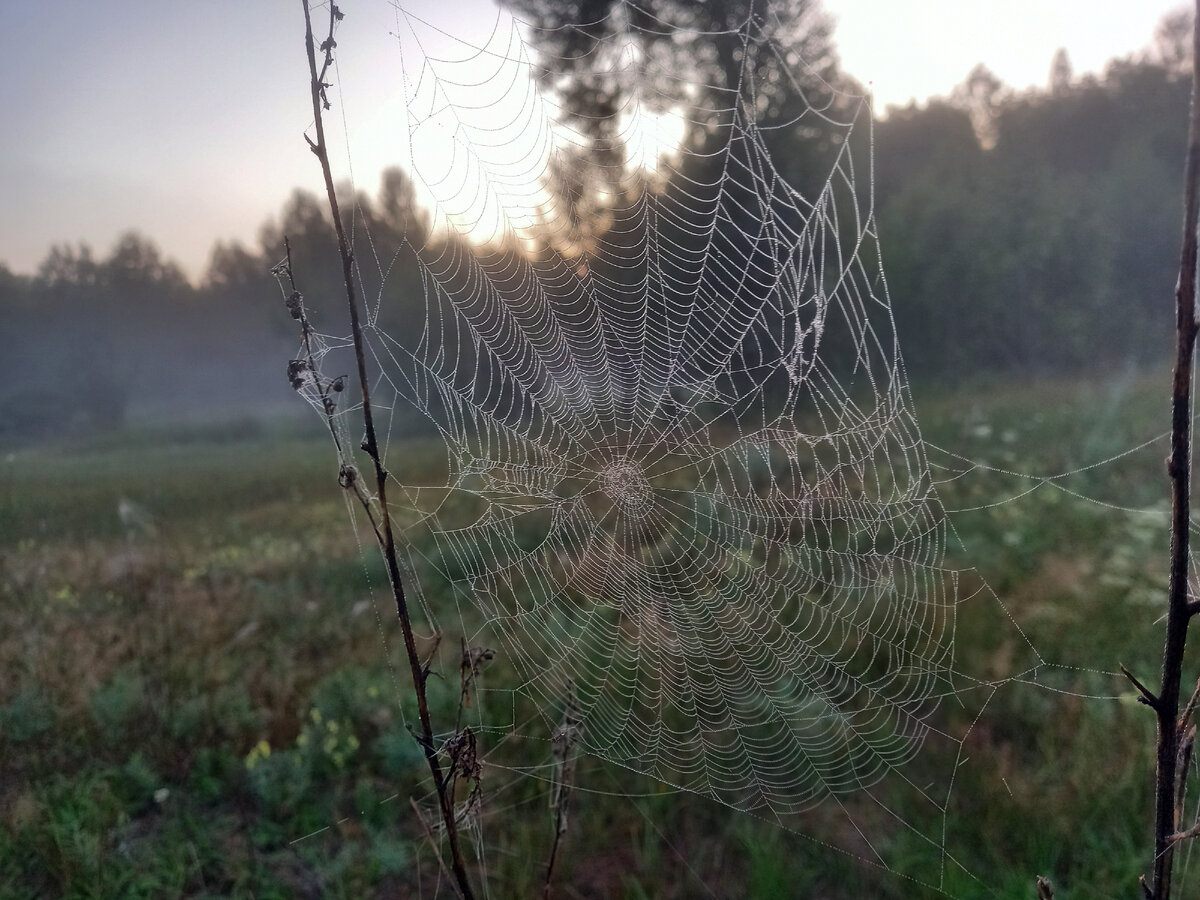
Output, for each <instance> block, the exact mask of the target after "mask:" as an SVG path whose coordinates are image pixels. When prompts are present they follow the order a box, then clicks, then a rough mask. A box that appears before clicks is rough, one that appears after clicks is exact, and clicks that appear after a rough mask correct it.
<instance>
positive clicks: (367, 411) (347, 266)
mask: <svg viewBox="0 0 1200 900" xmlns="http://www.w3.org/2000/svg"><path fill="white" fill-rule="evenodd" d="M301 5H302V6H303V8H304V45H305V51H306V52H307V54H308V70H309V75H310V76H311V83H310V92H311V95H312V109H313V130H314V133H315V135H316V138H315V140H314V139H313V138H309V137H308V136H307V135H305V139H306V140H307V141H308V145H309V148H310V149H311V150H312V151H313V154H314V155H315V156H316V157H317V159H318V161H319V162H320V164H321V174H322V176H323V177H324V181H325V194H326V197H327V199H328V202H329V211H330V213H331V215H332V217H333V228H334V231H335V233H336V234H337V243H338V252H339V253H340V255H341V259H342V280H343V282H344V285H345V290H346V302H347V305H348V307H349V311H350V330H351V334H352V337H353V340H354V356H355V360H356V362H357V365H358V381H359V386H360V388H361V389H362V415H363V430H364V437H363V442H362V449H363V450H364V451H365V452H366V454H367V455H368V456H369V457H370V458H371V462H372V463H373V464H374V469H375V495H376V498H377V500H378V515H379V524H378V527H377V528H376V531H375V533H376V536H377V537H378V538H379V544H380V549H381V550H382V552H383V557H384V561H385V563H386V565H387V570H388V580H389V581H390V582H391V585H392V594H393V597H394V598H395V601H396V614H397V616H398V617H399V619H400V629H401V632H402V633H403V637H404V649H405V652H406V654H407V656H408V662H409V668H410V670H411V674H412V683H413V690H414V691H415V693H416V696H417V715H418V718H419V719H420V725H421V731H420V739H419V740H418V743H419V744H420V745H421V749H422V751H423V752H424V754H425V760H426V762H427V763H428V765H429V771H430V774H431V775H432V776H433V784H434V790H435V792H436V794H437V798H438V805H439V806H440V807H441V812H442V820H443V821H444V822H445V825H446V839H447V842H448V843H449V845H450V861H451V866H452V868H453V870H454V879H455V882H456V883H457V885H458V890H459V892H460V893H461V895H462V896H463V897H464V898H465V900H474V892H473V891H472V889H471V883H470V879H469V878H468V876H467V869H466V864H465V863H464V862H463V855H462V849H461V847H460V842H459V836H458V825H457V823H456V821H455V815H454V798H453V797H452V796H450V794H449V792H448V790H447V789H448V785H447V781H446V777H445V775H444V773H443V771H442V764H441V761H440V759H439V757H438V751H437V748H436V747H435V745H434V739H433V726H432V724H431V722H430V717H429V702H428V699H427V697H426V692H425V683H426V681H427V679H428V671H427V670H426V669H425V668H424V667H423V666H422V663H421V659H420V656H419V655H418V653H417V645H416V639H415V637H414V635H413V627H412V619H411V616H410V614H409V609H408V600H407V597H406V596H405V593H404V584H403V581H402V579H401V577H400V564H399V561H398V560H397V558H396V540H395V535H394V534H393V532H392V523H391V517H390V513H389V511H388V503H387V479H388V473H387V470H386V469H385V468H384V466H383V460H382V457H381V456H380V453H379V443H378V441H377V439H376V435H375V422H374V417H373V414H372V407H371V394H370V386H369V382H368V380H367V358H366V349H365V346H364V341H363V332H362V326H361V324H360V323H359V315H358V299H357V297H356V294H355V288H354V255H353V253H352V252H351V250H350V245H349V242H348V241H347V240H346V230H345V228H344V226H343V224H342V216H341V210H340V209H339V208H338V200H337V192H336V190H335V189H334V184H333V171H332V168H331V166H330V164H329V152H328V148H327V145H326V143H325V123H324V119H323V117H322V110H323V109H328V108H329V99H328V97H327V96H326V94H325V90H326V88H327V87H328V84H327V83H326V82H325V76H326V74H327V73H328V71H329V67H330V65H331V64H332V62H333V48H334V47H335V46H337V45H336V42H335V41H334V39H333V33H334V29H335V27H336V25H337V23H338V21H340V20H341V18H342V13H341V10H339V9H338V7H337V4H335V3H333V2H330V4H329V34H328V36H327V37H326V39H325V40H324V41H323V42H322V43H321V50H322V52H323V53H324V55H325V56H324V63H323V65H322V67H321V70H320V72H318V71H317V51H316V45H315V41H314V39H313V29H312V14H311V12H310V10H309V8H308V0H301Z"/></svg>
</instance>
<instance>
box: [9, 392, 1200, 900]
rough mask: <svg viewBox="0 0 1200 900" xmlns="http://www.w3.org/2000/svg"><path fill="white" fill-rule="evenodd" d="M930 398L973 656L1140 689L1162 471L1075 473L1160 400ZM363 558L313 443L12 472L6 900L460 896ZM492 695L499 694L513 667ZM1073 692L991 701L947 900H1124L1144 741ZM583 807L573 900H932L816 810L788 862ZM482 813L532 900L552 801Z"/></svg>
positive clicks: (150, 439)
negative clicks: (432, 818) (833, 842)
mask: <svg viewBox="0 0 1200 900" xmlns="http://www.w3.org/2000/svg"><path fill="white" fill-rule="evenodd" d="M916 394H917V396H916V406H917V410H918V414H919V418H920V422H921V426H922V431H923V434H924V437H925V438H926V440H927V441H928V442H929V443H930V444H931V445H935V446H936V447H940V448H945V449H948V450H952V451H954V452H955V453H957V454H960V455H961V456H962V457H966V458H969V459H970V460H973V461H977V462H979V461H981V462H984V463H986V464H987V465H988V466H990V467H992V469H985V468H982V467H976V468H973V469H969V470H968V467H967V466H965V465H962V464H960V463H959V462H957V461H955V460H954V458H952V457H948V456H946V455H945V454H942V453H941V452H939V451H936V450H932V449H931V451H930V459H931V462H933V464H934V470H933V471H934V477H935V479H939V480H943V481H944V483H943V484H942V486H941V488H940V493H941V497H942V500H943V503H944V504H945V506H946V507H947V508H948V509H950V510H952V512H951V522H952V523H953V525H954V532H953V534H952V540H951V543H950V547H949V555H950V563H951V564H952V565H954V566H955V567H962V568H966V567H974V569H976V570H977V574H968V575H966V576H964V579H965V580H966V582H967V584H966V587H967V589H971V588H972V587H973V586H975V587H977V586H978V585H979V584H983V583H986V584H987V585H989V586H990V588H991V590H993V591H995V593H996V595H997V596H998V597H999V598H1001V601H1002V608H1001V605H999V604H994V605H993V606H991V607H990V608H988V609H985V610H984V611H981V612H980V613H979V614H978V615H974V616H972V617H968V618H964V620H963V622H962V623H960V627H959V630H958V635H957V652H958V653H959V654H963V655H969V656H971V657H972V658H975V659H986V660H987V665H988V666H989V667H990V668H991V670H992V671H994V672H995V673H996V674H997V677H1003V676H1004V675H1005V674H1006V667H1011V666H1013V665H1016V663H1015V662H1014V661H1013V657H1014V655H1016V654H1015V651H1014V649H1013V647H1012V646H1010V645H1009V643H1008V640H1007V639H1002V638H1000V637H998V635H999V634H1000V632H1001V629H999V628H998V627H997V622H996V619H995V617H996V616H1000V615H1003V614H1004V612H1003V611H1007V613H1008V614H1011V616H1012V617H1013V619H1014V621H1016V622H1017V623H1019V625H1020V627H1021V628H1022V629H1023V630H1024V631H1025V632H1026V633H1027V634H1028V635H1030V638H1031V640H1033V641H1034V642H1035V643H1036V645H1037V647H1038V650H1039V652H1041V653H1043V654H1044V655H1045V656H1046V657H1047V658H1048V659H1056V660H1058V659H1061V660H1070V661H1073V662H1076V663H1077V664H1078V665H1080V666H1084V667H1091V668H1093V669H1098V670H1103V671H1104V672H1112V671H1114V670H1116V668H1117V667H1118V665H1119V664H1124V665H1126V666H1128V667H1129V668H1130V669H1131V670H1133V671H1134V672H1137V673H1139V674H1141V675H1142V676H1143V678H1144V680H1147V681H1148V682H1150V683H1153V682H1154V680H1155V679H1156V678H1157V672H1158V667H1159V661H1158V660H1159V651H1160V646H1161V625H1160V623H1159V622H1158V619H1159V616H1160V608H1161V605H1162V603H1163V602H1164V596H1165V585H1166V574H1165V573H1166V554H1167V532H1166V516H1165V511H1166V498H1167V480H1166V476H1165V473H1164V469H1163V462H1162V460H1163V456H1164V454H1165V452H1166V444H1165V442H1164V441H1159V442H1158V443H1151V444H1150V445H1148V446H1147V447H1146V448H1144V449H1142V450H1140V451H1138V452H1135V453H1131V454H1128V455H1126V456H1122V457H1120V458H1118V459H1115V460H1114V461H1112V462H1109V463H1106V464H1105V465H1101V466H1097V467H1094V468H1083V467H1087V466H1090V465H1091V464H1092V463H1095V462H1098V461H1101V460H1107V459H1109V458H1110V457H1114V456H1116V455H1117V454H1121V453H1122V452H1123V451H1126V450H1129V449H1131V448H1134V447H1136V446H1138V445H1140V444H1141V443H1142V442H1144V441H1146V440H1148V439H1150V438H1152V437H1154V436H1156V435H1160V434H1162V433H1163V432H1164V431H1165V430H1166V422H1167V396H1168V380H1167V377H1166V375H1165V374H1164V373H1162V372H1156V373H1149V374H1147V373H1140V374H1139V373H1132V372H1131V373H1126V374H1118V375H1113V374H1111V373H1110V374H1108V375H1105V376H1103V377H1100V376H1097V377H1095V378H1091V379H1075V380H1064V381H1056V382H1050V381H1041V382H1028V383H1022V384H1001V385H997V384H983V383H980V384H968V385H960V386H959V387H957V388H955V389H954V390H952V391H951V390H947V389H946V388H944V387H937V386H930V387H926V388H924V389H919V390H917V392H916ZM390 458H391V459H392V460H401V459H403V460H404V461H405V466H406V469H407V470H406V471H405V472H404V473H403V474H402V480H404V481H406V482H410V483H420V482H421V481H422V480H423V479H430V478H432V477H434V476H433V475H432V473H435V472H436V471H438V469H439V467H440V466H441V462H440V455H439V449H438V447H437V446H435V445H434V444H432V443H430V442H429V441H414V442H413V443H412V444H411V446H409V447H407V448H405V449H404V450H403V451H402V452H401V451H398V449H397V448H396V447H394V446H393V448H392V450H391V457H390ZM945 466H951V467H958V469H959V470H962V471H951V470H950V469H947V468H945ZM993 469H1002V470H1007V471H1015V472H1034V473H1040V474H1047V475H1048V474H1057V473H1061V472H1068V471H1075V470H1079V469H1083V470H1082V471H1078V472H1076V474H1073V475H1071V476H1070V477H1068V478H1063V479H1060V480H1058V481H1056V482H1055V484H1057V485H1058V486H1059V487H1061V488H1065V490H1062V489H1059V487H1055V486H1053V485H1048V484H1047V485H1043V486H1042V487H1038V488H1037V489H1035V490H1033V491H1032V492H1029V493H1023V492H1025V491H1027V490H1028V489H1029V488H1030V487H1031V486H1033V484H1034V482H1031V481H1029V480H1028V479H1022V478H1019V477H1016V476H1013V475H1009V474H1004V473H1003V472H997V471H993ZM1010 498H1013V499H1010ZM1083 498H1090V499H1083ZM976 507H981V508H978V509H975V508H976ZM1115 507H1130V508H1138V509H1147V508H1150V509H1152V510H1155V511H1152V512H1151V513H1150V514H1144V513H1143V514H1133V513H1128V512H1123V511H1121V510H1120V509H1117V508H1115ZM955 510H958V511H955ZM1159 513H1161V514H1159ZM368 540H369V535H366V534H363V533H361V532H356V531H355V529H354V527H352V525H351V523H350V519H349V517H348V515H347V510H346V506H345V502H344V498H343V496H342V492H341V491H340V490H339V488H338V487H337V484H336V466H335V462H334V457H333V453H332V450H331V448H330V446H329V442H328V440H327V438H325V437H323V436H322V435H321V433H320V425H319V422H316V421H315V420H314V421H311V422H305V423H303V424H302V425H293V424H284V425H262V424H260V423H256V422H252V421H245V422H234V423H215V424H208V425H187V426H182V425H181V426H171V427H168V426H165V425H164V426H155V427H153V428H151V427H142V428H133V429H130V430H128V431H125V432H121V433H119V434H110V435H107V436H104V437H96V438H90V439H86V440H84V439H76V440H72V441H70V442H61V443H57V444H54V443H51V444H48V445H42V446H37V447H33V446H19V445H14V446H12V447H11V448H7V449H4V450H3V451H0V897H14V898H16V897H26V896H64V897H79V898H82V897H114V896H122V897H125V896H128V897H172V896H179V897H206V896H243V897H251V896H253V897H256V898H265V897H371V896H378V897H391V896H418V895H419V896H435V895H440V896H451V891H450V889H449V886H448V885H447V884H446V883H445V880H444V879H443V878H441V877H440V874H439V870H438V863H437V860H436V858H435V857H434V855H433V853H432V852H431V851H430V846H429V841H428V839H427V837H426V835H425V834H424V833H423V831H422V828H421V825H420V824H419V821H418V820H417V818H416V816H415V815H414V813H413V808H412V806H411V805H410V797H412V798H416V799H417V800H418V801H421V802H423V801H424V800H426V799H427V797H428V786H427V785H426V784H425V776H426V774H427V770H425V769H424V764H423V762H422V760H421V756H420V752H419V750H418V747H417V745H416V743H415V742H414V741H413V739H412V737H411V735H410V734H409V733H408V731H407V730H406V729H405V727H404V724H403V716H402V715H401V712H402V709H403V708H405V707H407V706H408V705H410V704H411V701H410V700H409V699H408V691H407V690H406V689H405V684H406V679H407V672H406V670H405V668H404V666H403V663H402V659H401V656H400V655H397V654H396V653H395V652H394V644H395V643H396V640H397V636H398V629H397V628H396V627H395V624H394V616H393V615H392V607H391V601H390V598H389V597H388V596H387V593H386V590H383V591H381V590H379V587H380V586H381V585H383V584H385V577H384V572H383V568H382V565H381V564H380V563H379V561H378V559H377V557H376V555H375V554H374V552H373V549H372V548H371V547H370V545H369V543H368ZM362 546H366V547H367V552H365V553H364V552H362V551H361V550H360V547H362ZM427 600H428V601H429V603H430V604H431V605H432V606H434V607H435V608H436V607H437V605H438V604H439V603H448V602H449V600H448V599H447V598H444V597H438V596H436V595H432V594H427ZM989 609H990V611H988V610H989ZM448 638H449V639H451V640H454V641H455V642H456V641H457V637H456V636H454V635H448ZM389 648H391V649H389ZM1191 659H1192V660H1193V661H1194V659H1195V654H1191ZM1191 671H1192V672H1194V671H1195V668H1194V666H1193V668H1192V669H1191ZM487 677H488V678H489V679H491V683H492V684H494V685H496V684H502V683H503V682H504V679H505V678H506V677H512V671H511V669H510V668H508V667H507V666H506V664H505V662H504V660H503V659H502V658H499V659H497V661H496V662H495V664H494V666H493V667H491V668H490V669H489V671H488V674H487ZM1062 677H1063V679H1064V680H1063V681H1062V682H1061V684H1060V685H1059V687H1061V689H1062V693H1050V692H1046V691H1027V692H1020V691H1013V692H1007V693H1006V694H1005V695H1004V697H1003V699H1002V700H1001V701H999V702H1000V703H1002V704H1003V706H1002V707H1001V708H1000V709H999V710H993V713H994V715H993V717H992V720H993V721H995V722H998V723H1002V727H996V728H993V729H992V730H991V731H989V732H988V733H987V735H986V739H985V740H984V741H983V742H982V745H981V746H979V747H977V748H976V750H975V752H977V753H983V754H985V756H986V766H987V767H988V768H991V769H994V770H995V771H1000V772H1004V773H1005V777H1004V784H1005V786H1006V787H1007V789H1008V790H1007V792H1005V793H999V792H996V791H995V789H994V787H993V786H991V785H992V783H991V782H990V781H989V782H988V784H983V783H980V784H972V783H969V782H968V783H964V784H961V785H959V786H958V787H957V792H958V795H959V796H960V797H961V798H964V802H967V803H969V804H971V805H972V806H973V808H975V809H977V810H978V814H977V815H974V816H972V817H970V820H969V821H970V825H971V833H968V834H957V835H955V836H954V841H953V843H954V846H955V847H956V853H957V855H958V857H959V859H960V861H961V862H962V863H963V866H964V867H965V868H966V869H969V870H970V871H971V872H972V873H973V874H974V878H968V877H966V876H960V875H959V874H957V873H956V872H954V871H952V872H950V873H949V880H948V881H947V884H946V890H947V893H948V894H950V895H951V896H961V897H973V896H998V897H1012V898H1018V897H1031V896H1033V895H1034V894H1033V884H1034V878H1035V876H1036V875H1039V874H1041V875H1047V876H1049V877H1051V878H1052V880H1053V881H1054V883H1055V885H1056V888H1057V890H1056V894H1055V896H1056V897H1057V898H1059V900H1061V898H1063V897H1067V898H1070V897H1107V896H1113V897H1116V896H1121V897H1128V896H1131V895H1132V893H1133V891H1134V890H1135V889H1136V877H1137V875H1138V874H1139V873H1140V872H1142V871H1143V870H1144V867H1145V866H1147V865H1148V862H1149V847H1150V815H1149V809H1150V803H1151V784H1152V777H1153V759H1152V757H1153V731H1154V722H1153V717H1152V716H1151V714H1150V713H1149V711H1148V710H1146V709H1145V708H1143V707H1141V706H1139V705H1138V704H1137V703H1136V702H1135V700H1134V698H1133V697H1132V695H1131V690H1130V688H1129V686H1128V685H1127V684H1125V683H1123V682H1122V681H1121V680H1120V679H1118V678H1114V677H1113V676H1111V675H1107V674H1099V673H1097V672H1091V671H1083V670H1080V671H1077V672H1073V673H1071V674H1066V675H1063V676H1062ZM1186 680H1187V678H1186V676H1185V682H1186ZM430 684H431V695H432V697H431V699H432V703H433V705H434V714H435V718H437V717H442V719H443V721H445V720H446V719H447V717H449V718H450V719H451V720H452V717H453V716H454V714H455V712H454V711H455V706H456V704H457V702H458V699H459V698H458V687H459V686H458V677H457V672H456V671H451V672H449V674H448V675H447V677H445V678H442V679H433V680H432V681H431V682H430ZM1081 693H1101V694H1103V693H1108V694H1121V695H1122V698H1121V699H1119V700H1109V701H1085V700H1083V699H1082V698H1081V697H1079V696H1078V694H1081ZM409 711H410V712H411V709H410V710H409ZM939 714H940V713H939ZM945 715H947V716H952V715H953V712H952V711H950V712H947V713H945ZM507 751H508V752H511V753H514V754H516V755H517V756H521V755H522V754H525V755H526V757H528V756H529V755H531V754H532V755H533V756H535V757H537V760H536V761H538V762H548V759H549V751H548V749H546V747H545V746H544V745H543V746H541V747H525V748H507ZM538 754H541V755H540V756H537V755H538ZM497 758H498V759H501V758H504V757H503V754H499V755H498V756H497ZM944 763H945V761H941V764H944ZM930 764H931V765H938V764H939V761H937V760H934V761H932V762H931V763H930ZM576 780H577V784H578V785H579V786H580V788H579V790H578V791H576V793H575V795H574V797H573V800H572V805H571V815H570V827H569V831H568V834H567V838H566V844H565V846H564V848H563V850H562V859H561V861H560V864H559V868H558V875H557V878H556V882H557V884H558V891H557V894H556V895H557V896H560V897H625V898H649V897H663V898H676V897H694V896H701V897H702V896H720V897H726V896H728V897H752V898H772V897H784V896H788V897H808V896H813V897H818V896H819V897H827V898H841V897H844V898H851V897H863V896H874V897H895V898H901V897H923V896H929V895H931V892H930V891H928V890H927V889H926V888H923V887H922V886H920V885H917V884H914V883H912V882H907V881H905V880H904V879H901V878H898V877H896V876H894V875H892V874H890V873H887V872H884V871H881V870H879V869H877V868H872V867H870V866H866V865H863V864H861V863H860V862H859V861H857V860H855V859H853V858H848V857H845V856H843V855H839V854H837V853H833V852H830V851H829V850H828V849H826V848H824V847H823V846H822V845H821V844H820V843H818V842H815V841H810V840H807V839H805V838H804V837H802V836H801V834H799V833H797V832H800V831H804V832H808V831H810V826H811V830H812V831H814V832H815V833H819V829H820V827H821V817H822V811H821V810H820V809H818V810H816V811H815V812H814V813H812V814H811V817H810V819H809V820H808V821H805V822H801V823H799V824H798V826H797V832H793V831H788V830H783V829H780V828H778V827H776V826H774V825H772V824H771V823H768V822H765V821H761V820H759V819H755V818H753V817H748V816H745V815H740V814H738V813H736V812H734V811H732V810H729V809H727V808H724V807H721V806H719V805H716V804H714V803H712V802H709V801H706V800H704V799H703V798H700V797H696V796H693V795H690V794H686V793H679V792H675V791H669V790H665V789H663V788H662V787H660V786H658V785H655V784H654V783H653V782H650V781H648V780H647V779H644V778H641V777H639V776H635V775H633V774H631V773H628V772H625V771H622V770H619V769H615V768H613V767H611V766H607V765H605V764H604V763H603V762H601V761H598V760H595V759H591V758H584V759H582V760H581V761H580V763H579V771H578V775H577V779H576ZM483 791H484V807H483V809H484V812H485V814H484V816H483V818H482V820H481V832H480V835H481V838H480V839H481V841H482V847H483V848H484V850H485V852H484V854H483V859H484V862H485V865H486V878H487V881H488V884H489V886H490V891H489V895H490V896H494V897H527V896H535V895H539V894H540V891H541V881H542V877H543V861H544V860H545V858H546V856H547V853H548V851H549V846H550V839H551V836H552V821H551V813H550V811H549V809H548V807H547V792H546V784H545V783H544V781H542V780H539V779H537V778H529V777H516V776H514V775H513V774H512V773H511V772H510V771H507V770H504V769H503V768H502V767H498V768H496V769H490V768H488V767H486V766H485V769H484V776H483ZM1031 823H1032V825H1031ZM905 840H909V839H908V838H906V837H905V836H904V835H903V834H901V833H894V834H892V833H888V832H887V831H886V830H881V832H880V833H879V834H878V835H877V836H876V837H875V838H874V841H875V843H876V845H877V846H880V847H883V846H884V845H888V844H889V842H892V843H891V845H890V846H888V850H889V854H890V856H891V857H892V858H895V857H897V856H901V857H902V856H903V855H904V854H905V853H906V852H909V853H912V854H920V853H922V852H926V848H923V847H921V846H919V845H918V844H917V843H914V844H913V845H912V846H911V847H909V848H907V849H906V848H905V847H904V846H900V845H899V844H901V843H903V842H904V841H905ZM1185 862H1186V860H1185ZM1183 877H1184V882H1183V885H1182V887H1181V890H1182V891H1183V893H1184V894H1186V891H1187V890H1188V882H1189V881H1190V882H1192V883H1193V887H1194V883H1195V877H1194V876H1192V877H1190V878H1189V877H1188V873H1187V871H1186V868H1185V870H1184V876H1183Z"/></svg>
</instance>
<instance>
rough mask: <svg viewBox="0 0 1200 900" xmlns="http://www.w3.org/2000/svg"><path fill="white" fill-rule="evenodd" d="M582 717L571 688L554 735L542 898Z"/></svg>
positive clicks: (559, 835) (562, 827)
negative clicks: (551, 828)
mask: <svg viewBox="0 0 1200 900" xmlns="http://www.w3.org/2000/svg"><path fill="white" fill-rule="evenodd" d="M582 726H583V717H582V716H580V715H579V707H578V705H577V704H576V701H575V686H574V685H570V686H569V687H568V693H567V706H566V709H565V710H564V711H563V720H562V724H561V725H559V726H558V730H557V731H555V732H554V738H553V741H554V760H555V762H554V784H553V786H552V788H551V794H550V809H551V810H552V811H553V812H554V840H553V843H552V844H551V845H550V858H549V859H548V860H547V861H546V882H545V885H544V886H543V888H542V897H543V898H545V900H549V898H550V890H551V885H552V884H553V880H554V864H555V862H556V861H557V860H558V850H559V847H560V846H561V845H562V842H563V838H565V837H566V834H567V807H568V804H569V801H570V799H571V788H572V786H573V785H574V782H575V755H574V750H575V745H576V744H577V743H578V742H579V736H580V729H581V728H582Z"/></svg>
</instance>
